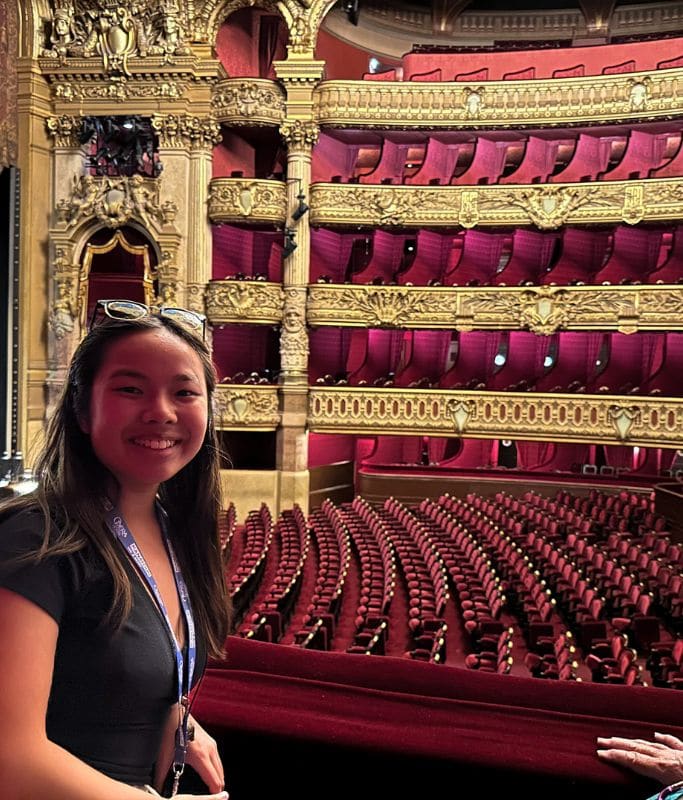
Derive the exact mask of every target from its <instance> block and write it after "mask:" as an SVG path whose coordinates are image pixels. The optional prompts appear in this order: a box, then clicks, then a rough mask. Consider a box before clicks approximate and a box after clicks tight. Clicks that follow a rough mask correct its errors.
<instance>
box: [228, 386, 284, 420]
mask: <svg viewBox="0 0 683 800" xmlns="http://www.w3.org/2000/svg"><path fill="white" fill-rule="evenodd" d="M279 406H280V403H279V398H278V389H277V386H243V385H238V384H225V383H220V384H218V386H217V387H216V393H215V395H214V414H215V418H216V428H218V429H219V430H239V429H241V428H249V429H250V430H260V431H271V430H275V429H276V428H277V427H278V425H279V424H280V408H279Z"/></svg>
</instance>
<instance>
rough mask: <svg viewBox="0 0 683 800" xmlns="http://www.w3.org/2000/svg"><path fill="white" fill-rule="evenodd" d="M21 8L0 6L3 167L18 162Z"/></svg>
mask: <svg viewBox="0 0 683 800" xmlns="http://www.w3.org/2000/svg"><path fill="white" fill-rule="evenodd" d="M20 8H21V5H20V4H18V3H3V4H2V5H0V30H1V31H2V40H3V42H2V46H1V47H0V170H2V169H3V168H4V167H9V166H12V165H16V163H17V157H18V150H17V143H18V114H17V95H18V90H17V89H18V83H17V60H18V58H17V57H18V55H19V47H18V45H19V9H20ZM22 22H23V20H22Z"/></svg>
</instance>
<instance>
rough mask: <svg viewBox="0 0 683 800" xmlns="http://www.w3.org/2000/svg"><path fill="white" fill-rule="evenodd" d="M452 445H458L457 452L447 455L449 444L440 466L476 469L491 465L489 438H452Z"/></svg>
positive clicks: (490, 443) (491, 443)
mask: <svg viewBox="0 0 683 800" xmlns="http://www.w3.org/2000/svg"><path fill="white" fill-rule="evenodd" d="M451 444H452V446H455V447H458V452H457V453H456V454H455V455H453V456H450V457H448V452H449V449H450V448H449V446H448V445H447V447H446V458H445V459H444V460H443V461H442V462H441V466H442V467H452V468H454V469H478V468H480V467H488V466H490V465H491V448H492V445H493V442H492V441H491V440H490V439H452V440H451Z"/></svg>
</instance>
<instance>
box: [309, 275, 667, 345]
mask: <svg viewBox="0 0 683 800" xmlns="http://www.w3.org/2000/svg"><path fill="white" fill-rule="evenodd" d="M307 320H308V324H309V325H313V326H322V325H337V326H341V327H360V328H417V329H425V330H426V329H447V330H457V331H471V330H530V331H533V332H534V333H537V334H543V335H548V334H551V333H555V332H556V331H559V330H576V331H591V330H595V331H618V332H620V333H634V332H636V331H675V330H683V286H679V285H674V286H669V285H662V286H657V285H653V286H477V287H424V286H352V285H348V284H345V285H335V284H313V285H312V286H310V287H309V296H308V305H307Z"/></svg>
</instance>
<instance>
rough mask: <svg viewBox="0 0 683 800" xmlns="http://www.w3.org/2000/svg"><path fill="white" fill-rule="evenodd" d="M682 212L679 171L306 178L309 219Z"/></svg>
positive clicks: (475, 221) (396, 221)
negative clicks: (520, 178)
mask: <svg viewBox="0 0 683 800" xmlns="http://www.w3.org/2000/svg"><path fill="white" fill-rule="evenodd" d="M681 216H683V179H681V178H667V179H664V180H654V179H649V180H638V181H636V180H632V181H603V182H595V183H558V184H552V185H535V186H520V185H509V186H497V185H492V186H443V187H432V186H428V187H427V186H425V187H422V186H372V185H364V186H359V185H357V184H336V183H335V184H331V183H318V184H314V185H313V186H311V224H313V225H358V223H359V221H360V220H362V222H363V224H364V225H384V226H401V227H410V228H413V227H423V226H425V225H430V226H444V227H453V226H454V225H460V226H462V227H464V228H473V227H474V226H475V225H479V226H488V225H495V226H508V225H515V226H516V225H535V226H536V227H537V228H540V229H541V230H554V229H557V228H560V227H562V226H563V225H585V224H590V223H592V224H600V223H607V224H613V223H618V222H626V223H628V224H629V225H635V224H637V223H638V222H641V221H642V220H648V221H655V220H656V221H665V220H676V219H680V217H681Z"/></svg>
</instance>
